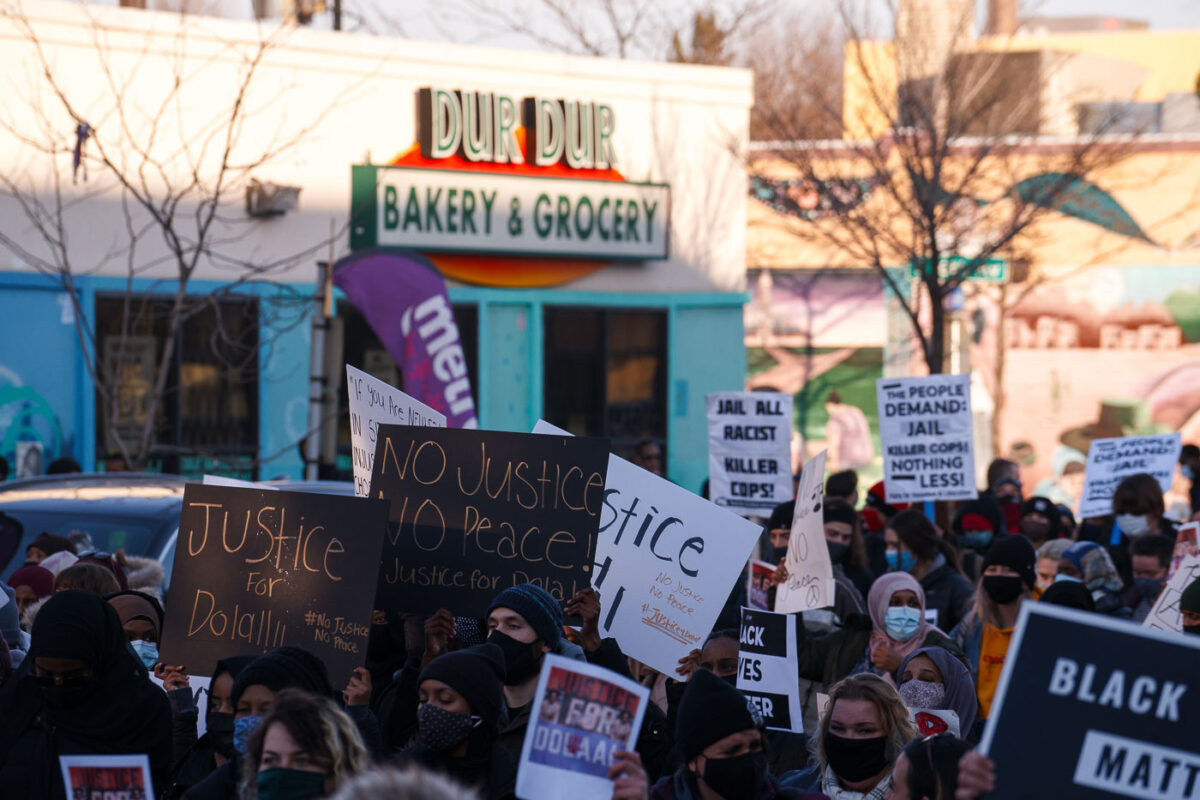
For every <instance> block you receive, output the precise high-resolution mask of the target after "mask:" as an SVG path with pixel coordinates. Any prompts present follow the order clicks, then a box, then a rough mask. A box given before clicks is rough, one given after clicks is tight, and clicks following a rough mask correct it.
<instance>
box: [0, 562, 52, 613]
mask: <svg viewBox="0 0 1200 800" xmlns="http://www.w3.org/2000/svg"><path fill="white" fill-rule="evenodd" d="M8 585H9V586H11V587H12V588H13V591H14V592H16V595H17V611H19V612H20V613H21V614H24V613H25V609H27V608H29V607H30V606H31V605H33V604H34V603H36V602H37V601H38V600H42V599H45V598H47V597H49V596H50V595H52V594H54V573H53V572H51V571H50V570H48V569H46V568H45V567H39V566H36V565H31V566H26V567H21V568H20V569H18V570H14V571H13V574H12V575H9V576H8Z"/></svg>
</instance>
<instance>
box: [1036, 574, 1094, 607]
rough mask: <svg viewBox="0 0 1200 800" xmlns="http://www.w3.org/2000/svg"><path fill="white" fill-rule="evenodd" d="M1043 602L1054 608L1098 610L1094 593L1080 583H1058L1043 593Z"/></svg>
mask: <svg viewBox="0 0 1200 800" xmlns="http://www.w3.org/2000/svg"><path fill="white" fill-rule="evenodd" d="M1042 602H1043V603H1049V604H1050V605H1052V606H1066V607H1067V608H1078V609H1080V610H1081V611H1095V610H1096V603H1095V601H1093V600H1092V593H1091V592H1089V591H1088V590H1087V588H1086V587H1085V586H1084V585H1083V584H1082V583H1079V582H1078V581H1058V582H1057V583H1055V584H1054V585H1052V586H1050V587H1049V588H1048V589H1046V591H1044V592H1042Z"/></svg>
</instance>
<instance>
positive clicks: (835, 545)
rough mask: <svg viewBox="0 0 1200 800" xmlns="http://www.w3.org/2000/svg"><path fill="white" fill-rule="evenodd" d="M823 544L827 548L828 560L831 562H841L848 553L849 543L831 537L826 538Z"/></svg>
mask: <svg viewBox="0 0 1200 800" xmlns="http://www.w3.org/2000/svg"><path fill="white" fill-rule="evenodd" d="M825 546H826V547H828V548H829V561H830V563H833V564H841V563H842V562H843V561H845V560H846V556H847V555H848V554H849V553H850V545H848V544H846V543H844V542H835V541H833V540H831V539H826V540H825Z"/></svg>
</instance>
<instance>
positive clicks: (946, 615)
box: [883, 509, 975, 630]
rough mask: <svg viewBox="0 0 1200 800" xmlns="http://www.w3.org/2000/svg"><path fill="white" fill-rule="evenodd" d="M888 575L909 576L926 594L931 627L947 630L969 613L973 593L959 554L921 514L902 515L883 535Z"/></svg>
mask: <svg viewBox="0 0 1200 800" xmlns="http://www.w3.org/2000/svg"><path fill="white" fill-rule="evenodd" d="M883 535H884V540H885V541H886V542H887V560H888V567H889V568H890V569H891V571H900V572H907V573H910V574H911V575H912V576H913V577H914V578H916V579H917V580H918V581H919V582H920V584H921V588H922V589H924V590H925V607H926V608H927V609H928V610H929V611H930V612H931V617H932V622H933V624H934V625H937V626H938V627H940V628H942V629H943V630H950V629H952V628H953V627H954V626H955V625H957V624H958V621H959V620H961V619H962V618H963V617H964V616H966V614H967V612H968V611H970V609H971V603H972V601H973V600H974V595H975V590H974V588H972V586H971V583H970V581H968V580H967V579H966V578H965V577H963V574H962V566H961V563H960V561H959V557H958V551H957V550H956V549H955V548H954V546H953V545H952V544H950V543H949V542H947V541H946V540H945V539H943V538H942V537H941V536H939V535H938V532H937V529H936V528H934V527H933V523H932V522H930V521H929V519H928V518H927V517H926V516H925V515H924V514H922V513H921V512H920V511H916V510H914V509H909V510H908V511H901V512H900V513H899V514H897V515H896V516H895V517H893V518H892V520H891V521H890V522H889V523H888V526H887V528H886V529H885V530H884V532H883Z"/></svg>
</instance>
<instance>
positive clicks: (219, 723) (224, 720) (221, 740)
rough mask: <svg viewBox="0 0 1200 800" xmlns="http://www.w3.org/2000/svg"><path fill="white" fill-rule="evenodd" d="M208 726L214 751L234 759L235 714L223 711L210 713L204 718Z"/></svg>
mask: <svg viewBox="0 0 1200 800" xmlns="http://www.w3.org/2000/svg"><path fill="white" fill-rule="evenodd" d="M204 724H205V725H207V726H208V738H209V739H211V740H212V743H213V750H216V751H217V753H218V755H221V756H224V757H225V758H233V754H234V752H236V751H235V749H234V746H233V714H229V713H224V712H221V711H210V712H208V714H207V715H206V716H205V717H204Z"/></svg>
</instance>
